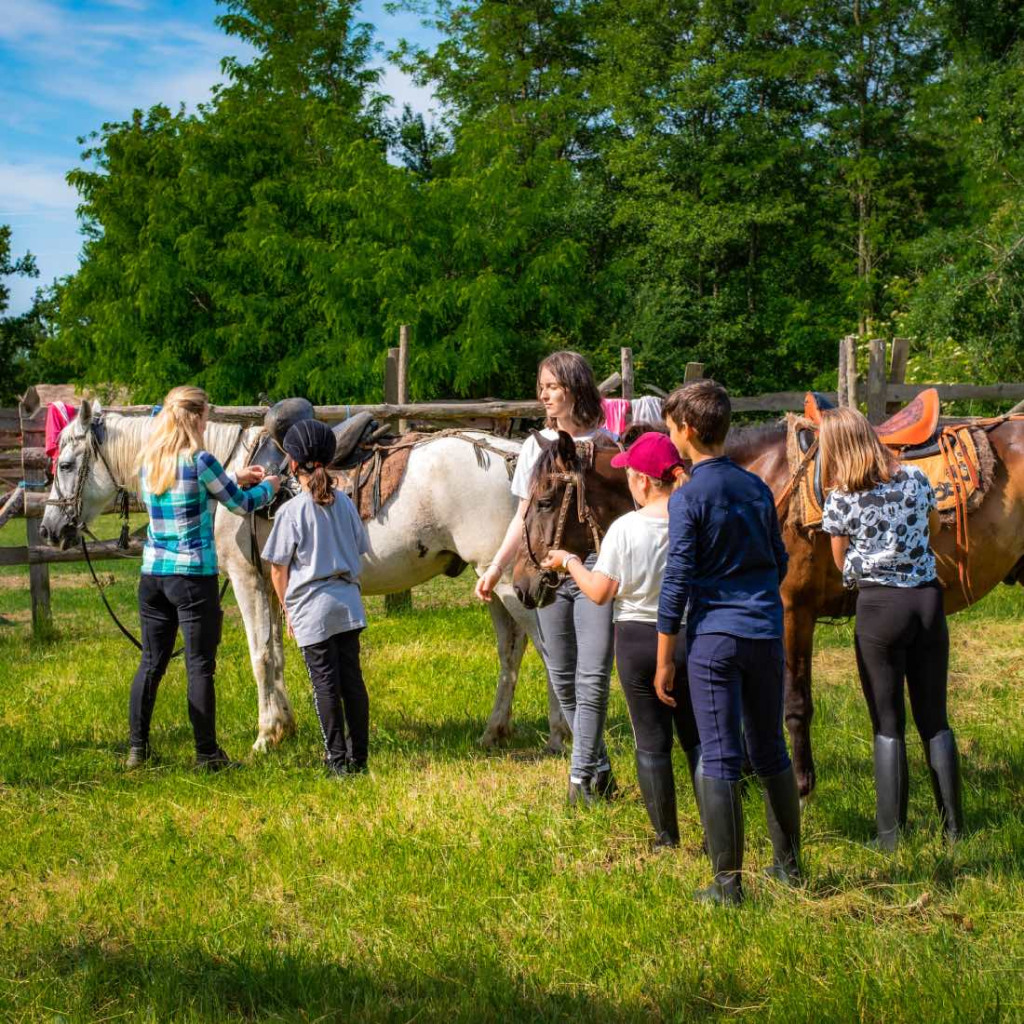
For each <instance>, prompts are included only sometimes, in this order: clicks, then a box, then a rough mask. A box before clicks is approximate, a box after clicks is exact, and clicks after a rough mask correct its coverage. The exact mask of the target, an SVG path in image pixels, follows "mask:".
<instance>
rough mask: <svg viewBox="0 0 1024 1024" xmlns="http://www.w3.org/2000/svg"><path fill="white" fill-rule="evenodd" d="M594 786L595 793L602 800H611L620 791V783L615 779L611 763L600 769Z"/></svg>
mask: <svg viewBox="0 0 1024 1024" xmlns="http://www.w3.org/2000/svg"><path fill="white" fill-rule="evenodd" d="M592 788H593V791H594V793H595V794H596V795H597V796H599V797H600V798H601V799H602V800H611V799H612V798H613V797H614V796H615V794H616V793H617V792H618V791H619V784H618V783H617V782H616V781H615V776H614V775H613V774H612V766H611V765H609V766H608V767H607V768H601V769H600V770H599V771H598V773H597V774H596V775H595V776H594V784H593V787H592Z"/></svg>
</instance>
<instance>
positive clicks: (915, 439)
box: [804, 388, 939, 448]
mask: <svg viewBox="0 0 1024 1024" xmlns="http://www.w3.org/2000/svg"><path fill="white" fill-rule="evenodd" d="M832 408H834V406H833V405H832V403H831V402H830V401H829V400H828V399H827V398H825V396H824V395H822V394H819V393H818V392H817V391H808V392H807V397H806V398H804V416H805V417H806V418H807V419H809V420H810V421H811V422H812V423H814V424H817V425H819V426H820V425H821V413H822V410H823V409H832ZM938 425H939V393H938V391H936V390H935V388H926V389H925V390H924V391H922V392H921V393H920V394H919V395H917V396H916V397H915V398H913V399H912V400H911V401H910V402H908V403H907V404H906V405H905V406H904V407H903V408H902V409H900V411H899V412H897V413H894V414H893V415H892V416H890V417H889V418H888V419H887V420H886V421H885V422H884V423H880V424H879V425H878V426H877V427H875V433H877V434H878V436H879V438H880V439H881V441H882V443H883V444H885V445H887V446H888V447H890V448H908V447H913V446H916V445H921V444H925V443H927V442H928V441H930V440H931V439H932V437H934V435H935V431H936V428H937V427H938Z"/></svg>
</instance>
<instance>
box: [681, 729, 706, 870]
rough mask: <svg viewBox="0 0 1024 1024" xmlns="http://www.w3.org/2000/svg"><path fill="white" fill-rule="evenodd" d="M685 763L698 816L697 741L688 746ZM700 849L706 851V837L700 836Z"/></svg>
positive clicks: (702, 822) (699, 812) (702, 820)
mask: <svg viewBox="0 0 1024 1024" xmlns="http://www.w3.org/2000/svg"><path fill="white" fill-rule="evenodd" d="M685 753H686V763H687V764H688V765H689V766H690V785H691V786H693V799H694V801H695V802H696V804H697V814H698V816H700V814H701V810H700V787H699V786H698V785H697V773H698V772H699V771H700V757H701V748H700V744H699V743H698V744H697V746H695V747H690V749H689V750H687V751H686V752H685ZM703 824H704V818H703V817H701V826H702V827H703ZM700 842H701V847H700V848H701V849H702V850H703V851H704V853H707V852H708V837H707V836H701V841H700Z"/></svg>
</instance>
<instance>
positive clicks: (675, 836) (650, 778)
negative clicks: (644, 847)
mask: <svg viewBox="0 0 1024 1024" xmlns="http://www.w3.org/2000/svg"><path fill="white" fill-rule="evenodd" d="M636 781H637V782H638V783H639V784H640V793H641V795H642V796H643V798H644V806H645V807H646V808H647V817H648V818H650V819H651V825H652V826H653V827H654V848H655V849H658V848H660V847H662V846H678V845H679V819H678V818H677V817H676V780H675V775H674V774H673V772H672V755H671V754H670V753H669V754H651V753H648V752H647V751H646V750H638V751H637V752H636Z"/></svg>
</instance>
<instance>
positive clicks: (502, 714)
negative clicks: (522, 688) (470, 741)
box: [479, 595, 526, 747]
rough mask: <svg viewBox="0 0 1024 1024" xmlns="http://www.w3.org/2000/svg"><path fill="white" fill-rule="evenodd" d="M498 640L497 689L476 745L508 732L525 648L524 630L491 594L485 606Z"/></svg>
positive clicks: (504, 737)
mask: <svg viewBox="0 0 1024 1024" xmlns="http://www.w3.org/2000/svg"><path fill="white" fill-rule="evenodd" d="M487 609H488V611H489V612H490V613H491V622H492V623H493V625H494V635H495V637H496V639H497V641H498V688H497V690H496V691H495V693H494V707H493V708H492V709H491V717H490V718H489V719H488V720H487V728H486V729H484V731H483V735H482V736H481V737H480V741H479V742H480V744H481V746H484V747H493V746H494V745H495V744H498V743H501V742H503V741H505V740H507V739H509V738H510V737H511V735H512V700H513V698H514V697H515V694H516V684H517V683H518V682H519V666H520V665H521V664H522V661H523V652H524V651H525V650H526V631H525V630H524V629H523V628H522V626H521V625H520V624H519V623H518V622H516V620H515V619H514V618H513V617H512V616H511V615H510V614H509V612H508V610H507V609H506V607H505V604H504V602H503V601H502V600H501V599H500V598H499V597H498V596H497V595H495V598H494V600H492V601H491V602H490V603H489V604H488V605H487Z"/></svg>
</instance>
